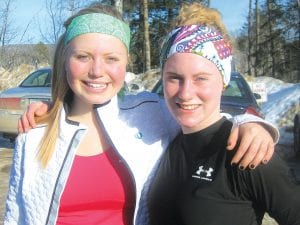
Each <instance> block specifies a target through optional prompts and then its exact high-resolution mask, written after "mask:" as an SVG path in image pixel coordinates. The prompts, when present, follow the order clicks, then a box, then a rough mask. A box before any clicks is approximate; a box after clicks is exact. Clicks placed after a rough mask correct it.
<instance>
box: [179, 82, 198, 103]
mask: <svg viewBox="0 0 300 225" xmlns="http://www.w3.org/2000/svg"><path fill="white" fill-rule="evenodd" d="M193 91H194V86H193V82H192V81H190V80H183V81H182V82H181V83H180V86H179V90H178V97H179V98H181V99H182V100H184V101H187V100H190V99H192V97H193Z"/></svg>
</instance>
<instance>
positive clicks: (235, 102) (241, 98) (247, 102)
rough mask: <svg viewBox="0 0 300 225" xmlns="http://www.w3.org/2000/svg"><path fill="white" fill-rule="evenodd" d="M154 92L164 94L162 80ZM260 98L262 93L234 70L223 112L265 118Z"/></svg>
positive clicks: (223, 99)
mask: <svg viewBox="0 0 300 225" xmlns="http://www.w3.org/2000/svg"><path fill="white" fill-rule="evenodd" d="M152 92H154V93H157V94H159V95H160V96H163V86H162V80H159V81H158V82H157V84H156V85H155V86H154V88H153V89H152ZM259 98H260V95H259V94H256V93H253V92H252V91H251V89H250V87H249V85H248V83H247V81H246V80H245V79H244V77H243V76H242V75H241V74H240V73H237V72H232V73H231V79H230V83H229V84H228V86H227V87H226V89H225V91H224V92H223V95H222V99H221V112H223V113H229V114H230V115H232V116H234V115H239V114H244V113H249V114H253V115H256V116H259V117H262V118H263V117H264V116H263V115H262V113H261V109H260V107H259V105H258V104H257V102H256V99H259Z"/></svg>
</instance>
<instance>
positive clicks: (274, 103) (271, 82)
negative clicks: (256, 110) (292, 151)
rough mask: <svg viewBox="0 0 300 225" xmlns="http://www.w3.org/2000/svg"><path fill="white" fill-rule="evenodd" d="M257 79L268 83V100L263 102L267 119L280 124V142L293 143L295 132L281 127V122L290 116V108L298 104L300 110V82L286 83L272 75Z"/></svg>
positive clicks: (262, 106) (263, 110)
mask: <svg viewBox="0 0 300 225" xmlns="http://www.w3.org/2000/svg"><path fill="white" fill-rule="evenodd" d="M255 81H256V82H262V83H265V84H266V88H267V93H268V101H267V102H264V103H262V105H261V108H262V112H263V113H264V115H265V119H266V120H267V121H269V122H271V123H272V124H274V125H276V126H278V128H279V131H280V135H281V138H280V140H279V143H281V144H292V143H293V133H292V132H288V131H287V130H286V128H285V127H280V125H279V122H280V121H281V120H282V118H284V117H287V116H288V115H287V112H288V111H289V110H290V108H292V107H294V106H296V107H298V112H299V110H300V83H295V84H291V83H284V82H282V81H280V80H277V79H274V78H271V77H258V78H256V80H255Z"/></svg>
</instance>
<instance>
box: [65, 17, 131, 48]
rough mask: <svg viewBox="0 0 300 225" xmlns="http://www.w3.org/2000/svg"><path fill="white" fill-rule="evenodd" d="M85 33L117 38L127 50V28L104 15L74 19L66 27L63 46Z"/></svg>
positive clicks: (128, 31) (128, 29)
mask: <svg viewBox="0 0 300 225" xmlns="http://www.w3.org/2000/svg"><path fill="white" fill-rule="evenodd" d="M87 33H101V34H108V35H112V36H114V37H117V38H119V39H120V40H121V41H122V42H123V43H124V44H125V46H126V47H127V49H128V50H129V46H130V28H129V26H128V25H127V24H126V23H124V22H123V21H121V20H119V19H117V18H115V17H113V16H110V15H107V14H104V13H89V14H84V15H80V16H77V17H75V18H74V19H73V20H72V22H71V23H70V24H69V25H68V27H67V30H66V34H65V39H64V44H65V46H66V45H67V44H68V43H69V41H71V40H72V39H73V38H75V37H77V36H79V35H81V34H87Z"/></svg>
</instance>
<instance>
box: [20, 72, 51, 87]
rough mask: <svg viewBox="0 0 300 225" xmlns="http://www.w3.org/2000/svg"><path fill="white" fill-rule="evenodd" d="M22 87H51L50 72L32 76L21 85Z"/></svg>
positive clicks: (35, 73)
mask: <svg viewBox="0 0 300 225" xmlns="http://www.w3.org/2000/svg"><path fill="white" fill-rule="evenodd" d="M20 86H21V87H44V86H50V83H49V73H48V71H46V70H45V71H36V72H34V73H32V74H30V75H29V76H28V77H27V78H26V79H25V80H24V81H23V82H22V83H21V85H20Z"/></svg>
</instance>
